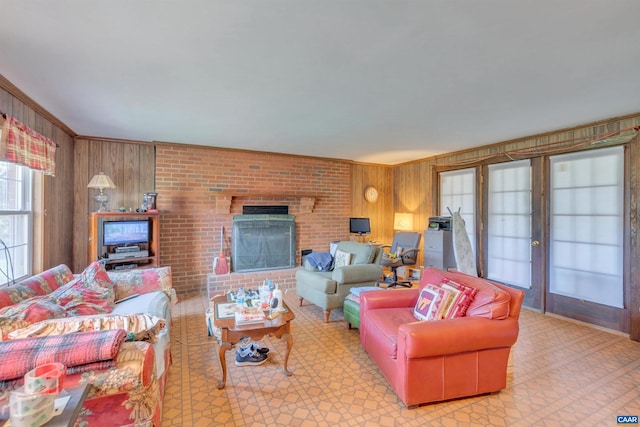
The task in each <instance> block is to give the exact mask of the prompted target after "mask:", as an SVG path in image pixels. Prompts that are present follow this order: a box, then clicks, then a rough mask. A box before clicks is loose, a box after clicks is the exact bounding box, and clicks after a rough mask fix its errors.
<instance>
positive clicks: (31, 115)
mask: <svg viewBox="0 0 640 427" xmlns="http://www.w3.org/2000/svg"><path fill="white" fill-rule="evenodd" d="M0 111H2V112H4V113H6V114H8V115H9V116H12V117H15V118H16V119H18V120H19V121H21V122H22V123H24V124H25V125H27V126H29V127H30V128H31V129H33V130H35V131H36V132H39V133H40V134H42V135H44V136H46V137H48V138H51V139H52V140H53V141H55V142H56V143H57V144H58V148H57V149H56V174H55V176H45V175H44V174H42V173H40V172H36V173H34V177H35V181H36V182H35V187H36V191H35V195H34V197H35V200H34V225H35V232H34V248H35V251H36V253H34V270H35V271H34V272H35V273H37V272H40V271H42V270H45V269H47V268H50V267H54V266H56V265H58V264H67V265H71V263H72V259H73V240H72V235H73V214H72V212H73V209H74V206H73V175H74V170H73V137H74V136H75V135H73V133H72V132H71V131H70V130H69V129H68V128H67V127H66V126H64V125H63V124H61V123H60V122H59V121H58V120H56V119H55V118H54V117H52V116H51V114H49V113H48V112H47V111H45V110H44V109H42V107H40V106H39V105H38V104H37V103H35V102H33V101H32V100H31V99H30V98H29V97H28V96H26V95H25V94H24V93H22V92H21V91H20V90H19V89H17V88H16V87H15V86H13V85H12V84H11V83H10V82H8V81H7V80H6V79H5V78H4V77H2V76H0Z"/></svg>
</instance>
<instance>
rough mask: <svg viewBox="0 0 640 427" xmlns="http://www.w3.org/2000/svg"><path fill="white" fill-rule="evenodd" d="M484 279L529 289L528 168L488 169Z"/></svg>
mask: <svg viewBox="0 0 640 427" xmlns="http://www.w3.org/2000/svg"><path fill="white" fill-rule="evenodd" d="M488 195H489V206H488V213H489V219H488V248H487V263H488V271H487V278H489V279H493V280H497V281H499V282H504V283H508V284H510V285H514V286H518V287H521V288H526V289H529V288H531V165H530V162H529V160H522V161H518V162H509V163H501V164H499V165H491V166H489V194H488Z"/></svg>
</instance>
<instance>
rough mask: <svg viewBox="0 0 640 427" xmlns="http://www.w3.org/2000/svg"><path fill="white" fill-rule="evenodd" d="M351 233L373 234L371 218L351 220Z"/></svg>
mask: <svg viewBox="0 0 640 427" xmlns="http://www.w3.org/2000/svg"><path fill="white" fill-rule="evenodd" d="M349 233H353V234H369V233H371V226H370V224H369V218H349Z"/></svg>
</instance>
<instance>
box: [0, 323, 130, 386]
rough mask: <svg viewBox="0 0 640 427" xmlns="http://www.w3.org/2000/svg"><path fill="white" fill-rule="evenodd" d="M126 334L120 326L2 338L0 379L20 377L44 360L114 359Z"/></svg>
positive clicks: (74, 363) (73, 363)
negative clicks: (39, 335)
mask: <svg viewBox="0 0 640 427" xmlns="http://www.w3.org/2000/svg"><path fill="white" fill-rule="evenodd" d="M126 337H127V333H126V331H125V330H124V329H112V330H107V331H92V332H78V333H75V334H68V335H56V336H50V337H42V338H23V339H18V340H9V341H2V342H0V360H1V361H2V363H0V381H1V380H12V379H17V378H21V377H23V376H24V375H25V374H26V373H27V372H29V371H30V370H32V369H34V368H35V367H36V366H39V365H42V364H45V363H52V362H59V363H62V364H63V365H65V366H66V367H72V366H78V365H85V364H88V363H94V362H101V361H109V360H112V359H115V357H116V355H117V354H118V351H119V350H120V345H121V344H122V343H123V342H124V340H125V338H126Z"/></svg>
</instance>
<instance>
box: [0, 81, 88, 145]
mask: <svg viewBox="0 0 640 427" xmlns="http://www.w3.org/2000/svg"><path fill="white" fill-rule="evenodd" d="M0 87H1V88H2V89H4V90H6V91H7V92H9V93H10V94H11V95H13V96H15V97H16V98H18V99H19V100H20V101H22V102H24V103H25V104H26V105H27V106H28V107H29V108H31V109H32V110H33V111H35V112H36V113H38V114H40V115H41V116H42V117H44V118H45V119H46V120H48V121H49V122H51V123H52V124H53V125H54V126H57V127H59V128H60V129H62V130H63V131H64V132H65V133H67V134H68V135H70V136H71V137H76V136H77V134H76V133H75V132H74V131H73V130H72V129H71V128H70V127H69V126H67V125H66V124H64V123H63V122H62V121H60V120H59V119H58V118H57V117H56V116H54V115H53V114H51V113H50V112H48V111H47V110H45V109H44V108H43V107H42V106H41V105H40V104H38V103H37V102H36V101H34V100H33V99H31V97H29V95H27V94H26V93H24V92H23V91H21V90H20V89H18V87H17V86H16V85H14V84H13V83H11V82H10V81H9V80H7V78H6V77H4V76H3V75H2V74H0Z"/></svg>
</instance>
